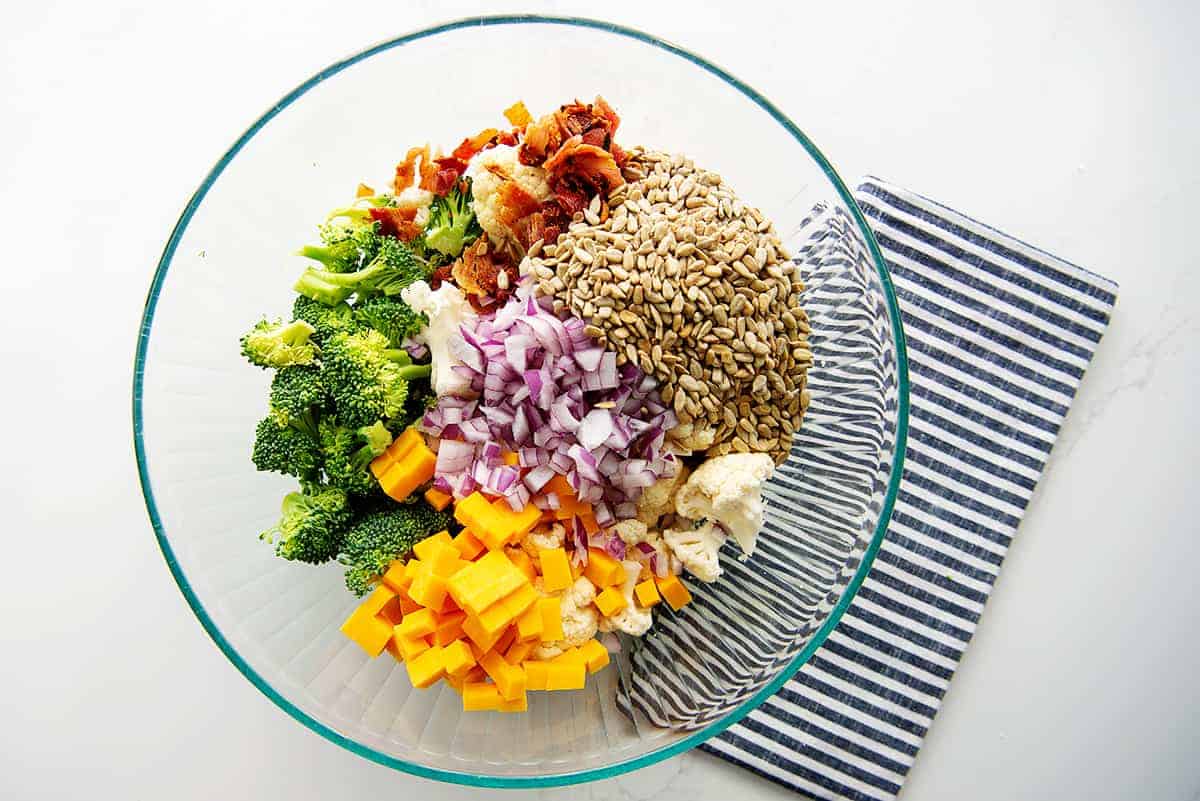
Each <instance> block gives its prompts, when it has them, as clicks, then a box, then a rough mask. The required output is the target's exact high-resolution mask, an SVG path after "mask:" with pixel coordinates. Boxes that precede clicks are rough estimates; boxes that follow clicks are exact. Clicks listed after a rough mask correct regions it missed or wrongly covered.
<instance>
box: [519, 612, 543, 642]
mask: <svg viewBox="0 0 1200 801" xmlns="http://www.w3.org/2000/svg"><path fill="white" fill-rule="evenodd" d="M541 634H542V610H541V609H539V608H538V605H537V604H536V603H534V604H531V605H530V607H529V608H528V609H526V610H525V611H524V612H523V613H522V614H521V616H520V617H518V618H517V639H519V640H536V639H538V638H539V637H540V636H541Z"/></svg>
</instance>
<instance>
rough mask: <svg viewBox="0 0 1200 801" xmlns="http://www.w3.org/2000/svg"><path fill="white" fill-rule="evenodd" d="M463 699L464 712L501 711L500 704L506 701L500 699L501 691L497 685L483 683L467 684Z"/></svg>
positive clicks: (464, 688)
mask: <svg viewBox="0 0 1200 801" xmlns="http://www.w3.org/2000/svg"><path fill="white" fill-rule="evenodd" d="M462 699H463V711H464V712H483V711H486V710H489V709H491V710H495V709H499V708H500V704H502V703H503V702H504V699H503V698H501V697H500V690H499V689H498V688H497V687H496V685H495V684H487V683H485V682H481V681H468V682H465V683H464V684H463V688H462Z"/></svg>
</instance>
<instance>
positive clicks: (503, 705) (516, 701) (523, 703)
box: [500, 693, 529, 712]
mask: <svg viewBox="0 0 1200 801" xmlns="http://www.w3.org/2000/svg"><path fill="white" fill-rule="evenodd" d="M501 695H502V696H503V693H501ZM528 709H529V697H528V696H527V695H525V693H521V694H520V695H519V696H517V697H516V698H513V699H512V700H508V699H507V698H506V699H504V700H502V701H501V702H500V711H501V712H525V711H526V710H528Z"/></svg>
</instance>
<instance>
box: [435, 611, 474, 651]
mask: <svg viewBox="0 0 1200 801" xmlns="http://www.w3.org/2000/svg"><path fill="white" fill-rule="evenodd" d="M466 618H467V614H466V613H465V612H447V613H445V614H439V615H437V628H436V629H434V630H433V644H434V645H441V646H447V645H449V644H450V643H452V642H454V641H455V640H458V639H460V638H461V637H462V636H463V628H462V624H463V621H464V620H466Z"/></svg>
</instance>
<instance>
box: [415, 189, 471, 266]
mask: <svg viewBox="0 0 1200 801" xmlns="http://www.w3.org/2000/svg"><path fill="white" fill-rule="evenodd" d="M481 233H483V229H482V228H481V227H480V225H479V220H477V219H476V218H475V209H474V208H472V206H471V179H470V178H465V179H463V180H462V181H460V182H459V183H458V184H455V185H454V188H453V189H451V190H450V191H449V192H448V193H447V194H446V196H445V197H435V198H434V199H433V204H432V205H431V206H430V207H429V222H427V223H426V224H425V231H424V234H423V236H422V239H423V240H424V243H425V246H426V247H428V248H430V249H432V250H436V251H438V252H439V253H442V254H444V255H446V256H450V257H457V256H458V254H460V253H462V252H463V248H465V247H466V246H467V245H470V244H471V243H472V242H473V241H475V239H476V238H477V237H478V236H479V235H480V234H481Z"/></svg>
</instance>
